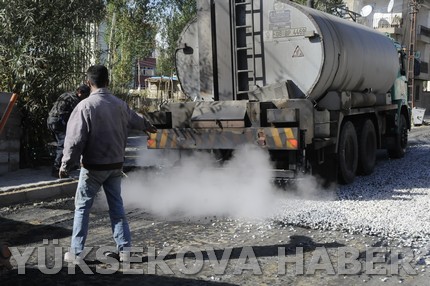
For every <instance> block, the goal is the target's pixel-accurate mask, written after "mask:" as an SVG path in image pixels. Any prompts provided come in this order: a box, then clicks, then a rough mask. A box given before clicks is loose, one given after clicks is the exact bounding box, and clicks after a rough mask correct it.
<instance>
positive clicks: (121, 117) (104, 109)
mask: <svg viewBox="0 0 430 286" xmlns="http://www.w3.org/2000/svg"><path fill="white" fill-rule="evenodd" d="M87 77H88V84H89V85H90V87H91V94H90V96H89V97H88V98H87V99H85V100H83V101H81V102H80V103H79V104H78V105H77V106H76V108H75V109H74V110H73V112H72V114H71V116H70V119H69V122H68V124H67V133H66V139H65V143H64V152H63V159H62V164H61V168H60V171H59V176H60V177H63V176H67V173H68V171H70V170H71V169H72V168H73V166H74V165H76V164H77V163H79V160H80V158H81V156H82V159H81V171H80V175H79V182H78V187H77V190H76V195H75V214H74V220H73V233H72V239H71V248H70V252H67V253H66V254H65V257H64V260H65V261H66V262H73V263H75V264H79V262H81V261H82V259H83V258H84V257H83V256H84V254H83V253H82V252H83V250H84V246H85V240H86V238H87V234H88V223H89V213H90V209H91V206H92V204H93V201H94V198H95V196H96V194H97V192H98V191H99V190H100V188H101V187H102V186H103V190H104V192H105V194H106V199H107V202H108V205H109V216H110V220H111V226H112V231H113V238H114V240H115V242H116V245H117V249H118V252H119V259H120V261H123V260H124V259H126V258H127V257H128V255H129V252H127V248H128V247H131V236H130V230H129V226H128V222H127V219H126V216H125V211H124V206H123V202H122V197H121V178H122V174H123V173H122V165H123V162H124V154H125V147H126V140H127V130H128V128H131V129H140V130H144V131H148V132H151V133H155V132H156V131H157V129H156V128H155V127H154V126H152V125H151V123H150V122H149V121H147V120H146V119H145V118H143V117H141V116H139V115H138V114H137V113H136V112H134V111H132V110H131V109H130V108H129V107H128V105H127V104H126V103H125V102H124V101H122V100H120V99H119V98H117V97H115V96H114V95H112V94H111V93H110V92H109V90H108V89H107V86H108V83H109V75H108V70H107V68H106V67H105V66H103V65H94V66H91V67H90V68H89V69H88V71H87Z"/></svg>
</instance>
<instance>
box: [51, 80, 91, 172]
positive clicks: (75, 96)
mask: <svg viewBox="0 0 430 286" xmlns="http://www.w3.org/2000/svg"><path fill="white" fill-rule="evenodd" d="M89 94H90V87H89V86H87V85H81V86H79V87H78V88H77V89H76V91H75V92H66V93H63V94H62V95H60V96H59V97H58V99H57V100H56V101H55V103H54V105H53V106H52V108H51V111H49V115H48V119H47V125H48V129H49V130H51V131H52V133H53V134H54V136H55V140H56V141H57V149H56V156H55V159H54V165H53V167H52V176H54V177H57V178H58V171H59V170H60V166H61V158H62V157H63V148H64V138H65V137H66V126H67V121H68V120H69V117H70V114H71V113H72V111H73V109H74V108H75V107H76V105H78V103H79V102H80V101H81V100H82V99H84V98H87V97H88V95H89Z"/></svg>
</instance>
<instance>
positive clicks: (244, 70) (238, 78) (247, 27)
mask: <svg viewBox="0 0 430 286" xmlns="http://www.w3.org/2000/svg"><path fill="white" fill-rule="evenodd" d="M260 14H261V8H257V9H255V6H254V0H235V1H234V3H233V49H234V63H235V68H234V70H235V73H234V76H235V78H234V82H235V92H236V98H237V99H244V98H245V99H246V96H245V95H246V94H248V92H250V91H251V89H250V83H251V84H252V86H254V87H256V86H257V85H258V81H261V82H262V84H264V83H263V78H264V77H263V75H262V74H261V75H260V76H259V75H257V65H258V63H257V58H261V61H260V63H262V60H263V58H262V57H263V54H262V47H261V43H262V42H263V41H262V34H263V33H262V23H261V21H259V31H257V30H256V23H255V21H256V20H255V16H257V17H258V19H261V18H260ZM249 18H250V19H249ZM256 37H260V47H259V48H260V49H259V53H258V54H257V51H256V48H257V47H256ZM249 38H251V41H248V40H247V39H249ZM260 65H261V66H260V72H261V73H262V72H263V70H262V66H263V65H262V64H260ZM250 74H251V77H250Z"/></svg>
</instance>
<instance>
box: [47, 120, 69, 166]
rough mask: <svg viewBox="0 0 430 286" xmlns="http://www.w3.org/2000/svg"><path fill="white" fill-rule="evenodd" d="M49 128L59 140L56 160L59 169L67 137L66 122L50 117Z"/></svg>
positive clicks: (55, 164)
mask: <svg viewBox="0 0 430 286" xmlns="http://www.w3.org/2000/svg"><path fill="white" fill-rule="evenodd" d="M48 128H49V130H51V131H52V133H53V134H54V136H55V140H56V141H57V150H56V155H55V160H54V167H53V168H54V169H55V170H56V171H57V170H59V169H60V167H61V159H62V158H63V149H64V139H65V138H66V125H65V123H64V122H62V121H60V120H58V121H55V120H53V119H51V118H49V119H48Z"/></svg>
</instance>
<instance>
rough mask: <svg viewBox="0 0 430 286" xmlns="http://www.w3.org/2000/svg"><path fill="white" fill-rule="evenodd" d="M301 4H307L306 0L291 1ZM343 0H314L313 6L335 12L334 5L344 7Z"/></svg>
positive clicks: (331, 12)
mask: <svg viewBox="0 0 430 286" xmlns="http://www.w3.org/2000/svg"><path fill="white" fill-rule="evenodd" d="M293 2H296V3H299V4H301V5H305V6H306V4H307V0H296V1H293ZM344 6H345V4H344V2H343V0H314V8H315V9H317V10H320V11H324V12H327V13H330V14H336V12H335V9H336V7H344Z"/></svg>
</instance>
